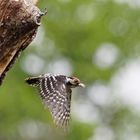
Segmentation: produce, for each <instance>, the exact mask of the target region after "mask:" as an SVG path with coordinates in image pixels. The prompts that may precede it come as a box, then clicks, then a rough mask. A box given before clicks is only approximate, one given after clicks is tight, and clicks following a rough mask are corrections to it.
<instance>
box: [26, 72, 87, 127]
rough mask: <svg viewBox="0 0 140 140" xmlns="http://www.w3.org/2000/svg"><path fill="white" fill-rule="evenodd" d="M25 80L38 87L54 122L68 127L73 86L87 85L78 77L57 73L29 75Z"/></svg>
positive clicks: (59, 125)
mask: <svg viewBox="0 0 140 140" xmlns="http://www.w3.org/2000/svg"><path fill="white" fill-rule="evenodd" d="M25 81H26V82H27V83H28V84H29V85H31V86H34V87H37V88H38V90H39V93H40V96H41V98H42V100H43V104H44V105H45V106H47V107H48V108H49V111H50V112H51V115H52V118H53V120H54V123H55V124H56V125H57V126H58V127H63V128H66V127H67V126H68V125H69V120H70V107H71V93H72V90H71V88H75V87H85V85H84V84H83V83H81V82H80V80H79V79H78V78H76V77H68V76H65V75H55V74H42V75H40V76H38V77H29V78H27V79H25Z"/></svg>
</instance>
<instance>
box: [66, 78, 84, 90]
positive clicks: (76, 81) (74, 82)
mask: <svg viewBox="0 0 140 140" xmlns="http://www.w3.org/2000/svg"><path fill="white" fill-rule="evenodd" d="M67 84H68V85H69V86H70V87H71V88H75V87H85V85H84V84H83V83H81V82H80V80H79V79H78V78H77V77H67Z"/></svg>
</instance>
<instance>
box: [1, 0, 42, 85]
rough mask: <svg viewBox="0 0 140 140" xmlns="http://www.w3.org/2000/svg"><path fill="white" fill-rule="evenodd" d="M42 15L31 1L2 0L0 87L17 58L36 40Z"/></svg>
mask: <svg viewBox="0 0 140 140" xmlns="http://www.w3.org/2000/svg"><path fill="white" fill-rule="evenodd" d="M42 15H43V13H42V12H41V11H40V10H39V9H38V8H37V7H36V6H35V5H33V4H32V3H30V2H29V0H27V1H26V0H0V85H1V84H2V81H3V78H4V77H5V74H6V72H7V71H8V70H9V69H10V68H11V66H12V65H13V64H14V62H15V60H16V58H17V57H18V56H19V55H20V53H21V52H22V51H23V50H24V49H25V48H26V47H27V46H28V45H29V44H30V43H31V41H32V40H33V39H34V37H35V35H36V31H37V28H38V27H39V25H40V19H41V16H42Z"/></svg>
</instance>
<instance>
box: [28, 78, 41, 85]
mask: <svg viewBox="0 0 140 140" xmlns="http://www.w3.org/2000/svg"><path fill="white" fill-rule="evenodd" d="M39 81H40V77H29V78H26V79H25V82H26V83H27V84H29V85H31V86H35V87H36V86H38V85H39Z"/></svg>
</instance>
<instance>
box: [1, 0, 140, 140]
mask: <svg viewBox="0 0 140 140" xmlns="http://www.w3.org/2000/svg"><path fill="white" fill-rule="evenodd" d="M38 7H39V8H40V9H44V8H45V7H47V9H48V13H47V15H46V16H45V17H43V19H42V24H41V27H40V29H39V32H38V37H37V38H36V39H35V41H34V42H33V43H32V44H31V45H30V46H29V47H28V48H27V49H26V50H25V51H24V52H23V53H22V55H21V57H20V58H19V59H18V61H17V62H16V64H15V65H14V67H13V68H12V69H11V70H10V71H9V72H8V74H7V77H6V79H5V80H4V83H3V85H2V86H1V87H0V140H55V139H57V140H59V139H61V140H62V139H64V140H65V139H67V140H103V139H104V138H106V137H108V139H106V140H125V139H128V140H129V139H130V140H132V137H131V136H133V137H134V138H135V137H136V138H137V139H140V133H139V132H140V115H139V113H138V112H137V113H136V112H134V111H133V108H129V107H128V106H126V105H124V104H123V103H122V102H121V101H120V100H119V98H117V99H114V96H115V95H114V91H111V94H110V96H111V97H110V98H111V99H112V101H111V102H110V104H107V105H97V104H96V103H94V102H93V101H92V100H91V99H90V98H89V96H88V90H89V87H91V86H92V85H94V83H95V82H98V81H101V82H102V83H104V84H105V85H107V84H108V83H109V82H110V81H111V79H112V77H113V75H114V74H115V73H116V72H117V71H118V70H119V69H120V68H121V67H123V66H124V65H125V63H126V62H127V61H128V60H129V59H131V58H135V57H138V56H139V52H140V51H139V50H140V47H139V46H140V45H139V43H140V41H139V33H140V19H139V15H140V14H139V13H140V9H139V7H137V6H136V7H131V6H130V5H128V4H127V3H117V2H116V1H113V0H86V1H85V0H47V1H46V0H40V1H39V3H38ZM108 42H109V43H112V44H114V45H115V46H116V48H117V50H119V55H118V58H117V60H116V61H115V63H113V64H112V65H111V66H110V67H105V68H104V67H99V66H98V65H97V64H96V62H94V58H93V54H95V53H96V51H97V50H98V48H99V46H101V45H102V44H104V43H108ZM30 55H34V56H37V57H39V58H40V59H41V62H42V61H43V65H42V66H41V68H38V65H37V66H36V67H32V63H36V62H35V61H33V62H32V63H31V65H30V63H27V64H28V65H27V67H28V69H26V68H25V65H24V64H25V60H26V58H27V57H28V56H30ZM62 59H63V60H68V62H69V63H70V67H71V68H72V72H70V74H71V75H75V76H77V77H79V78H80V79H81V81H83V82H84V83H85V84H86V85H87V88H86V89H77V90H76V89H75V90H74V94H75V93H76V95H74V97H73V100H72V105H73V104H76V102H78V101H81V100H82V103H83V104H87V103H89V104H90V106H91V108H93V110H91V112H92V113H94V109H95V108H96V110H97V112H98V114H99V118H100V119H99V120H98V121H96V120H94V121H90V123H89V121H88V119H89V118H88V117H87V121H82V120H80V119H79V118H78V117H75V115H74V113H72V122H71V127H70V132H69V133H67V134H64V132H61V131H60V132H58V130H57V129H55V127H54V126H53V123H52V120H51V116H50V114H49V112H48V111H46V110H45V109H44V107H43V105H42V103H41V100H40V98H39V96H38V95H37V91H36V90H35V89H34V88H32V87H29V86H28V85H26V84H25V82H24V79H25V78H26V77H28V76H29V75H39V74H42V73H47V72H51V68H50V65H51V64H52V63H54V62H55V61H57V60H62ZM63 67H64V68H65V67H67V65H66V66H65V63H64V66H63ZM52 68H53V67H52ZM33 69H35V72H34V73H32V71H34V70H33ZM36 69H38V70H36ZM48 69H49V71H48ZM52 72H54V70H53V69H52ZM119 90H120V89H118V92H119ZM97 94H98V93H97ZM108 100H109V99H108ZM80 108H82V106H79V110H80ZM92 113H91V114H92ZM91 114H90V113H89V116H90V115H91ZM90 117H92V116H90ZM101 130H103V132H102V133H100V135H99V136H97V133H98V132H100V131H101ZM109 138H110V139H109Z"/></svg>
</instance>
